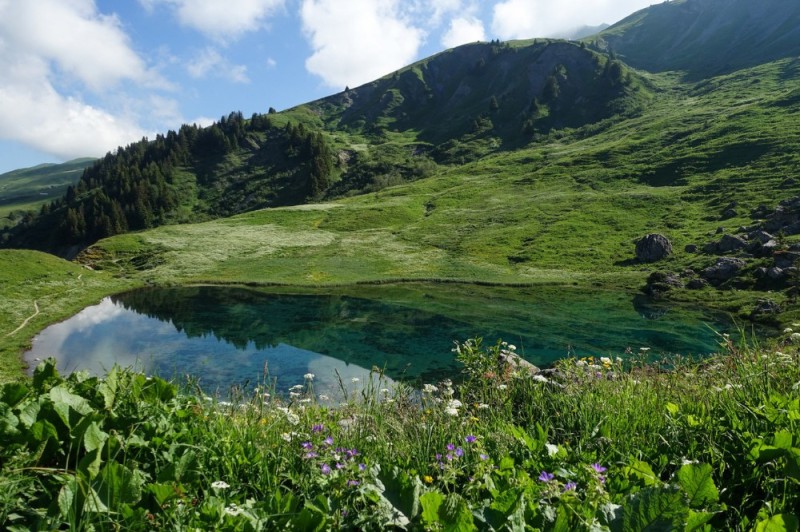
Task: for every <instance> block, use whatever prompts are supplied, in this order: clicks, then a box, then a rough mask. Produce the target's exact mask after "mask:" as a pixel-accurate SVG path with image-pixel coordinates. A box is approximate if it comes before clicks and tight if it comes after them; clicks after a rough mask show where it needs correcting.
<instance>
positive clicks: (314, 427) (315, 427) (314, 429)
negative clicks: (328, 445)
mask: <svg viewBox="0 0 800 532" xmlns="http://www.w3.org/2000/svg"><path fill="white" fill-rule="evenodd" d="M323 430H325V425H323V424H322V423H317V424H315V425H312V427H311V432H322V431H323Z"/></svg>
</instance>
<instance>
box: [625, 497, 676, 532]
mask: <svg viewBox="0 0 800 532" xmlns="http://www.w3.org/2000/svg"><path fill="white" fill-rule="evenodd" d="M688 515H689V508H687V507H686V503H685V502H684V500H683V494H682V493H681V492H680V491H678V490H677V489H672V488H645V489H643V490H642V491H641V492H639V493H637V494H635V495H632V496H631V497H630V498H629V499H628V500H627V501H626V502H625V504H623V510H622V522H621V523H620V525H621V528H618V529H619V530H624V531H626V532H638V531H649V532H656V531H661V530H663V531H668V530H681V529H682V528H683V523H684V521H685V520H686V518H687V517H688Z"/></svg>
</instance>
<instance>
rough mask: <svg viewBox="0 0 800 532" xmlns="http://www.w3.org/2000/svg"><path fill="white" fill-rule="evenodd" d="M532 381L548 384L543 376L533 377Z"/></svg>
mask: <svg viewBox="0 0 800 532" xmlns="http://www.w3.org/2000/svg"><path fill="white" fill-rule="evenodd" d="M533 380H535V381H536V382H550V381H549V380H547V377H545V376H544V375H534V376H533Z"/></svg>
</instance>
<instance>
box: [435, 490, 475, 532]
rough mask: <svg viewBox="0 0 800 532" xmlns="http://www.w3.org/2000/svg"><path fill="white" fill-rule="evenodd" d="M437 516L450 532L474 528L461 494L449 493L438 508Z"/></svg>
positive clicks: (470, 513) (467, 506)
mask: <svg viewBox="0 0 800 532" xmlns="http://www.w3.org/2000/svg"><path fill="white" fill-rule="evenodd" d="M439 517H440V519H441V521H442V524H443V525H444V529H445V530H448V531H451V532H461V531H465V532H466V531H470V530H474V529H475V524H474V521H473V519H472V512H470V510H469V505H467V502H466V501H465V500H464V498H463V497H461V495H459V494H457V493H451V494H449V495H448V496H447V498H446V499H445V501H444V504H443V505H442V506H441V507H440V508H439Z"/></svg>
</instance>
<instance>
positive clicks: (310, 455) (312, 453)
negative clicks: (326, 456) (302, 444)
mask: <svg viewBox="0 0 800 532" xmlns="http://www.w3.org/2000/svg"><path fill="white" fill-rule="evenodd" d="M317 456H319V455H318V454H317V453H315V452H314V451H309V452H307V453H306V454H304V455H303V458H305V459H306V460H311V459H312V458H316V457H317Z"/></svg>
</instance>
